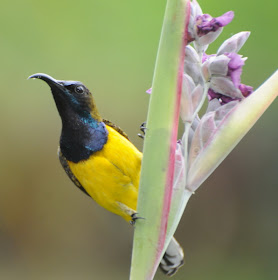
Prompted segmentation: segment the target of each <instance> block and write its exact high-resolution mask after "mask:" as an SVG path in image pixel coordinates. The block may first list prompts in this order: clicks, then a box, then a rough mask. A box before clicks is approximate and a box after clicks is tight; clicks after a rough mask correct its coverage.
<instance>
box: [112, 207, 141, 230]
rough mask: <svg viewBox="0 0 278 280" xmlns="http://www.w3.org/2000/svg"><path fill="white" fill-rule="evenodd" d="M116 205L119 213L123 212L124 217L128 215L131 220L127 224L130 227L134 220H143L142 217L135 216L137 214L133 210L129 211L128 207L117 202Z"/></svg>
mask: <svg viewBox="0 0 278 280" xmlns="http://www.w3.org/2000/svg"><path fill="white" fill-rule="evenodd" d="M117 203H118V205H119V207H120V209H121V211H123V212H124V213H125V214H126V215H128V216H129V217H130V218H131V220H130V221H129V223H130V224H131V225H134V224H135V222H136V220H138V219H144V218H142V217H138V216H137V215H138V213H137V212H136V211H135V210H133V209H131V208H130V207H128V206H126V205H125V204H123V203H121V202H117Z"/></svg>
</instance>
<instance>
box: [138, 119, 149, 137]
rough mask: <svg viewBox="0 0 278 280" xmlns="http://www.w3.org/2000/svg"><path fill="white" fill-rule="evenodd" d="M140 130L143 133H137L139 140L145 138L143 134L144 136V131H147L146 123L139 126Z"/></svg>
mask: <svg viewBox="0 0 278 280" xmlns="http://www.w3.org/2000/svg"><path fill="white" fill-rule="evenodd" d="M140 130H141V131H142V132H143V134H141V133H138V134H137V135H138V136H139V137H140V138H143V139H144V138H145V134H146V130H147V127H146V122H143V123H142V124H141V125H140Z"/></svg>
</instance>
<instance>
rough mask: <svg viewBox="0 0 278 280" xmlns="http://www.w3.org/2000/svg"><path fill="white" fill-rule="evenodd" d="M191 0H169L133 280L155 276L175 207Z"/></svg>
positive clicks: (156, 73) (146, 148)
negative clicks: (180, 110)
mask: <svg viewBox="0 0 278 280" xmlns="http://www.w3.org/2000/svg"><path fill="white" fill-rule="evenodd" d="M188 4H189V2H188V0H168V1H167V6H166V11H165V16H164V22H163V27H162V34H161V38H160V43H159V49H158V54H157V60H156V66H155V71H154V78H153V86H152V94H151V100H150V105H149V111H148V118H147V131H146V136H145V141H144V150H143V155H144V156H143V162H142V170H141V180H140V187H139V198H138V205H137V211H138V213H139V214H140V216H141V217H144V218H145V219H144V220H137V222H136V229H135V233H134V243H133V254H132V265H131V273H130V280H148V279H153V277H154V274H155V272H156V269H157V266H158V264H159V262H160V259H161V254H162V252H163V247H164V242H165V237H166V231H167V220H168V214H169V209H170V202H171V194H172V181H173V173H174V158H175V156H174V155H175V147H176V138H177V128H178V118H179V101H180V96H181V82H182V73H183V62H184V47H185V39H186V38H185V34H186V32H185V31H186V24H187V22H186V21H187V18H188V16H186V15H187V13H188V10H189V8H188V7H189V5H188Z"/></svg>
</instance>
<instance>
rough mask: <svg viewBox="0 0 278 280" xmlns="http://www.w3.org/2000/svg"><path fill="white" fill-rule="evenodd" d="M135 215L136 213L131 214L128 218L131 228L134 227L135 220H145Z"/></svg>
mask: <svg viewBox="0 0 278 280" xmlns="http://www.w3.org/2000/svg"><path fill="white" fill-rule="evenodd" d="M137 215H138V213H133V214H131V215H130V217H131V221H130V224H131V225H132V226H134V225H135V222H136V220H138V219H143V220H144V219H145V218H143V217H138V216H137Z"/></svg>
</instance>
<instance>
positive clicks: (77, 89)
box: [74, 86, 85, 94]
mask: <svg viewBox="0 0 278 280" xmlns="http://www.w3.org/2000/svg"><path fill="white" fill-rule="evenodd" d="M74 90H75V92H76V93H79V94H81V93H84V91H85V88H84V87H83V86H77V87H75V89H74Z"/></svg>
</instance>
